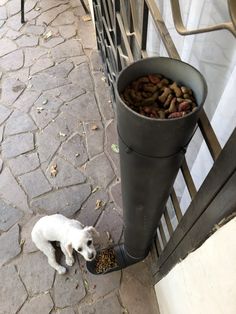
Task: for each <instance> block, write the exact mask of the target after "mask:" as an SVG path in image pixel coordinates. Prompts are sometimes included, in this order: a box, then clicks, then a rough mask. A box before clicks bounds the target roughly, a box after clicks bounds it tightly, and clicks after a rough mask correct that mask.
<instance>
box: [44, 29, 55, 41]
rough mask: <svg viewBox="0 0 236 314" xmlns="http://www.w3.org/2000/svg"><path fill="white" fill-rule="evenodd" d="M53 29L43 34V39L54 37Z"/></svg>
mask: <svg viewBox="0 0 236 314" xmlns="http://www.w3.org/2000/svg"><path fill="white" fill-rule="evenodd" d="M52 35H53V34H52V31H49V32H47V33H44V34H43V39H45V40H48V39H49V38H50V37H52Z"/></svg>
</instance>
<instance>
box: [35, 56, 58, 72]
mask: <svg viewBox="0 0 236 314" xmlns="http://www.w3.org/2000/svg"><path fill="white" fill-rule="evenodd" d="M53 65H54V62H53V61H52V59H50V58H43V59H39V60H37V61H36V62H35V63H34V64H33V65H32V66H31V68H30V74H31V75H33V74H36V73H38V72H41V71H43V70H45V69H48V68H50V67H51V66H53Z"/></svg>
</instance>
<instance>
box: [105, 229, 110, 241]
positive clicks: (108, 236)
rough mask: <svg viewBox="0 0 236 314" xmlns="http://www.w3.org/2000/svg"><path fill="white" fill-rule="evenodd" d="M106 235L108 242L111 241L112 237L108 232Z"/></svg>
mask: <svg viewBox="0 0 236 314" xmlns="http://www.w3.org/2000/svg"><path fill="white" fill-rule="evenodd" d="M106 235H107V238H108V240H111V235H110V233H109V232H108V231H106Z"/></svg>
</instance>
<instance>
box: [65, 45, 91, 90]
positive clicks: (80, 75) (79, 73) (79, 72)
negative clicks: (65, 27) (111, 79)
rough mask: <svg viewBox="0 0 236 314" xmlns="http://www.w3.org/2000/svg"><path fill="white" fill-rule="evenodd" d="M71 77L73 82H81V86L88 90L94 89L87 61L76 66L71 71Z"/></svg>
mask: <svg viewBox="0 0 236 314" xmlns="http://www.w3.org/2000/svg"><path fill="white" fill-rule="evenodd" d="M72 40H73V39H72ZM69 79H70V80H71V82H72V83H76V84H79V85H80V87H81V88H83V89H85V90H87V91H93V80H92V77H91V73H90V69H89V66H88V64H87V63H82V64H80V65H78V66H76V67H75V68H74V69H73V70H72V71H71V73H70V75H69Z"/></svg>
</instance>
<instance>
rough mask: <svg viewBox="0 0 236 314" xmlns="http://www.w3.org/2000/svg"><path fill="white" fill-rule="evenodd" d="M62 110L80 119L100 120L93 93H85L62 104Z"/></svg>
mask: <svg viewBox="0 0 236 314" xmlns="http://www.w3.org/2000/svg"><path fill="white" fill-rule="evenodd" d="M62 111H64V112H69V113H71V114H73V115H76V116H77V117H78V119H79V120H80V121H84V122H85V121H94V120H101V117H100V114H99V111H98V107H97V103H96V100H95V97H94V94H93V93H90V92H88V93H86V94H83V95H81V96H79V97H78V98H76V99H74V100H72V101H70V102H68V104H66V105H63V107H62Z"/></svg>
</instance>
